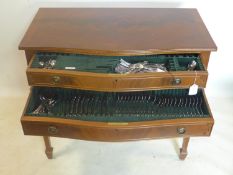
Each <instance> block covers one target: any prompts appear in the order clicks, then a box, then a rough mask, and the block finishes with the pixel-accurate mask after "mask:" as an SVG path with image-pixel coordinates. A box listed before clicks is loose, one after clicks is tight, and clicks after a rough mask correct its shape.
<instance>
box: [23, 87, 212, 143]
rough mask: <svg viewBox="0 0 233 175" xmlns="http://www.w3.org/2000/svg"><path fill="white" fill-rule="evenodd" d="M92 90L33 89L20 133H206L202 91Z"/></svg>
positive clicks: (88, 136)
mask: <svg viewBox="0 0 233 175" xmlns="http://www.w3.org/2000/svg"><path fill="white" fill-rule="evenodd" d="M187 94H188V89H169V90H158V91H155V90H154V91H140V92H121V93H119V92H94V91H83V90H76V89H61V88H45V87H34V88H32V90H31V93H30V95H29V98H28V102H27V104H26V107H25V110H24V113H23V116H22V118H21V122H22V126H23V131H24V134H25V135H41V136H54V137H66V138H75V139H82V140H96V141H127V140H137V139H153V138H166V137H180V136H181V137H190V136H192V137H193V136H209V135H210V133H211V130H212V126H213V124H214V119H213V117H212V114H211V111H210V109H209V106H208V103H207V100H206V97H205V94H204V90H202V89H199V90H198V94H197V95H194V96H189V95H187Z"/></svg>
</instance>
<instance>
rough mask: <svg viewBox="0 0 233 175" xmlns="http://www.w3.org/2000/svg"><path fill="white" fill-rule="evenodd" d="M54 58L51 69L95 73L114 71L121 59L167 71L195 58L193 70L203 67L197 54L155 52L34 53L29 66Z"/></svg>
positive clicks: (185, 66)
mask: <svg viewBox="0 0 233 175" xmlns="http://www.w3.org/2000/svg"><path fill="white" fill-rule="evenodd" d="M50 58H51V59H56V64H55V65H54V67H53V69H57V70H72V71H74V70H76V71H83V72H95V73H116V72H115V67H116V65H117V64H118V63H119V62H120V59H123V60H125V61H127V62H129V63H131V64H133V63H138V62H143V61H148V62H149V63H152V64H164V65H165V66H166V68H167V70H168V71H187V67H188V64H189V63H190V62H191V61H193V60H195V61H196V62H197V66H196V68H195V70H197V71H203V70H204V67H203V64H202V62H201V59H200V57H199V54H157V55H142V56H97V55H81V54H70V53H42V52H38V53H37V54H35V58H34V59H33V62H32V64H31V68H41V66H40V64H39V62H40V60H48V59H50Z"/></svg>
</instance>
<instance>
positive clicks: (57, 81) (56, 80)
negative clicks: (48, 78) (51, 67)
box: [52, 76, 61, 84]
mask: <svg viewBox="0 0 233 175" xmlns="http://www.w3.org/2000/svg"><path fill="white" fill-rule="evenodd" d="M60 80H61V78H60V77H59V76H53V77H52V81H53V83H54V84H56V83H59V82H60Z"/></svg>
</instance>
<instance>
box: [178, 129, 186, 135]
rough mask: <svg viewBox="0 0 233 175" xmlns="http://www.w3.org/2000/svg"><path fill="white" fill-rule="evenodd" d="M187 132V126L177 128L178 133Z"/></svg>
mask: <svg viewBox="0 0 233 175" xmlns="http://www.w3.org/2000/svg"><path fill="white" fill-rule="evenodd" d="M185 132H186V129H185V128H183V127H182V128H177V133H178V134H185Z"/></svg>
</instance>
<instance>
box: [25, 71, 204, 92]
mask: <svg viewBox="0 0 233 175" xmlns="http://www.w3.org/2000/svg"><path fill="white" fill-rule="evenodd" d="M54 77H59V81H54ZM27 78H28V84H29V85H30V86H48V87H65V88H73V89H83V90H95V91H110V92H123V91H143V90H153V89H169V88H189V87H190V86H191V85H193V84H194V82H195V83H196V84H197V85H199V87H205V86H206V82H207V78H208V73H207V71H196V72H194V71H176V72H156V73H144V74H104V73H90V72H79V71H66V70H51V69H39V68H28V69H27ZM176 79H180V80H181V83H178V84H176V83H175V80H176Z"/></svg>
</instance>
